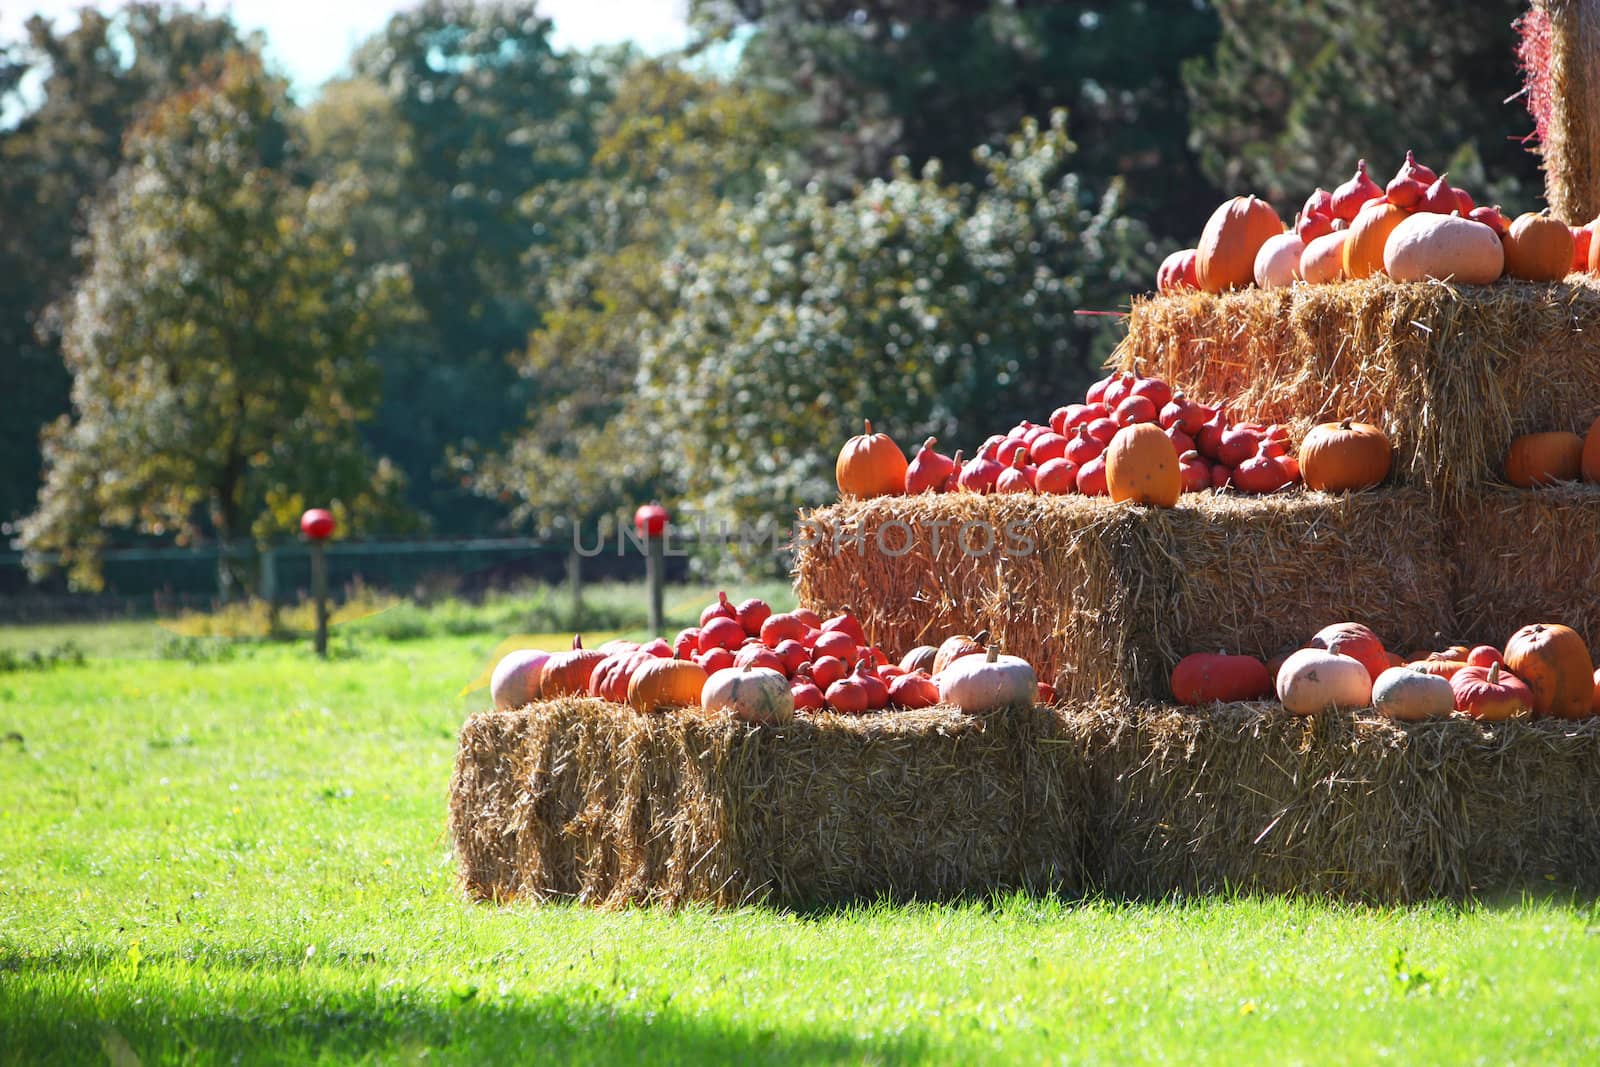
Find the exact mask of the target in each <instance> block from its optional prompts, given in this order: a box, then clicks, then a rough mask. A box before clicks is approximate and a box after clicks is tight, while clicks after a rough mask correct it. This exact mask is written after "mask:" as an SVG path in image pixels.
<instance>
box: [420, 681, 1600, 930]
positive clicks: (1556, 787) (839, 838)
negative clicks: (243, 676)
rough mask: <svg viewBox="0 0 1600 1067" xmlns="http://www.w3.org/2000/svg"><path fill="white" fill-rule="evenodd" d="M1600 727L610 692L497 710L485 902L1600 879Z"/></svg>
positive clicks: (481, 812)
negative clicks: (782, 711) (696, 699)
mask: <svg viewBox="0 0 1600 1067" xmlns="http://www.w3.org/2000/svg"><path fill="white" fill-rule="evenodd" d="M1597 765H1600V720H1589V721H1587V722H1581V723H1573V722H1560V721H1553V720H1542V721H1517V722H1507V723H1498V724H1484V723H1479V722H1475V721H1472V720H1467V719H1459V718H1458V719H1453V720H1450V721H1447V722H1430V723H1414V724H1398V723H1393V722H1389V721H1387V720H1381V719H1375V718H1372V717H1371V716H1370V713H1361V714H1350V713H1336V714H1335V713H1330V714H1328V715H1325V716H1321V717H1318V718H1313V719H1299V718H1292V717H1289V716H1286V715H1284V714H1283V712H1282V710H1281V709H1279V708H1277V707H1276V706H1269V705H1248V704H1240V705H1226V706H1219V707H1214V708H1210V709H1206V710H1204V711H1188V710H1179V709H1173V708H1165V707H1159V706H1149V705H1147V706H1135V707H1130V706H1128V705H1125V704H1114V705H1104V706H1100V707H1096V708H1091V709H1074V710H1067V709H1054V710H1051V709H1031V708H1023V709H1014V710H1012V711H1009V712H1006V713H1002V714H998V715H994V716H989V717H987V718H986V719H983V720H976V719H970V718H964V717H962V716H961V715H959V714H958V713H956V712H954V711H952V710H950V709H943V708H936V709H930V710H928V711H925V712H915V713H889V714H884V715H873V716H867V717H862V718H856V719H848V718H841V717H838V716H823V717H819V718H816V719H809V720H808V719H802V720H800V721H798V722H796V723H794V724H793V725H791V726H785V727H781V728H773V727H760V728H757V727H750V726H744V725H741V724H736V723H731V722H717V721H711V720H709V719H706V718H704V717H702V716H699V715H696V714H693V713H682V714H669V715H656V716H645V715H640V714H637V713H635V712H633V711H631V710H629V709H627V708H621V707H617V706H615V705H610V704H605V703H602V702H599V701H589V700H565V701H557V702H552V703H549V704H539V705H533V706H530V707H527V708H524V709H522V710H520V711H515V712H493V713H487V714H482V715H475V716H473V717H472V718H471V719H469V720H468V722H467V724H466V727H465V728H464V729H463V731H462V734H461V746H460V750H459V754H458V756H457V763H456V772H455V777H454V779H453V781H452V792H451V807H450V826H451V832H452V835H453V837H454V839H455V847H456V851H457V854H458V856H459V859H460V864H461V879H462V882H463V884H464V885H465V886H466V888H467V889H468V891H469V892H471V893H472V894H473V895H475V896H477V897H479V898H483V899H494V900H506V899H514V898H523V899H532V900H551V899H576V900H580V901H584V902H588V903H592V904H600V905H607V906H621V905H626V904H632V903H646V902H651V903H661V904H666V905H669V906H673V905H680V904H685V903H690V902H697V903H705V904H711V905H718V906H730V905H737V904H741V903H745V902H749V901H754V900H766V901H769V902H773V903H781V904H792V905H805V904H812V903H821V902H827V901H836V900H843V899H850V898H860V897H868V898H872V897H878V896H883V895H888V896H893V897H901V898H904V897H912V896H915V897H948V896H952V895H956V894H961V893H980V894H981V893H987V892H990V891H992V890H994V889H996V888H1001V887H1007V886H1023V887H1028V888H1034V889H1042V888H1046V887H1057V888H1066V889H1069V890H1070V889H1100V890H1103V891H1105V892H1108V893H1111V894H1114V895H1128V896H1134V897H1165V896H1169V895H1171V894H1173V893H1195V892H1211V891H1225V890H1230V889H1231V890H1240V889H1245V890H1257V891H1266V892H1291V893H1313V894H1322V895H1330V896H1337V897H1348V898H1354V899H1362V900H1372V901H1384V902H1389V901H1405V900H1414V899H1420V898H1425V897H1436V896H1442V897H1464V896H1470V895H1473V894H1482V893H1491V892H1497V891H1500V890H1507V889H1515V888H1520V887H1525V886H1530V885H1532V886H1539V887H1547V886H1548V885H1549V880H1551V879H1553V880H1555V882H1556V883H1558V884H1560V885H1563V886H1573V887H1577V888H1580V889H1585V890H1593V889H1596V888H1600V776H1597V775H1595V774H1594V768H1595V767H1596V766H1597Z"/></svg>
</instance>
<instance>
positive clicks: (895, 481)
mask: <svg viewBox="0 0 1600 1067" xmlns="http://www.w3.org/2000/svg"><path fill="white" fill-rule="evenodd" d="M863 422H864V424H865V426H866V432H864V433H861V434H857V435H856V436H855V437H852V438H850V440H848V441H846V442H845V444H844V447H843V448H842V449H840V450H839V460H838V462H837V463H835V464H834V468H833V473H834V478H835V480H837V481H838V483H839V492H841V493H843V494H845V495H846V496H855V497H873V496H896V495H900V494H903V493H904V492H905V491H906V468H907V467H909V466H910V464H909V463H907V461H906V454H905V453H904V452H902V451H900V446H899V445H897V444H895V443H894V441H893V440H891V439H890V437H889V435H888V434H885V433H873V432H872V420H871V419H866V420H863Z"/></svg>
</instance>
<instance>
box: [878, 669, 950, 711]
mask: <svg viewBox="0 0 1600 1067" xmlns="http://www.w3.org/2000/svg"><path fill="white" fill-rule="evenodd" d="M889 703H891V704H895V705H898V706H899V707H902V708H931V707H933V706H934V705H935V704H937V703H939V687H938V686H937V685H935V684H934V681H933V679H932V678H930V677H928V676H927V675H926V674H924V673H923V672H922V671H913V672H912V673H910V674H902V675H901V676H900V677H898V678H896V679H895V680H894V681H892V682H890V683H889Z"/></svg>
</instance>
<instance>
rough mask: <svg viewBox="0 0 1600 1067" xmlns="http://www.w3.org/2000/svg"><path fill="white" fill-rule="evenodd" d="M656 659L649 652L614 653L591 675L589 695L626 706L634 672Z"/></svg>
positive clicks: (601, 662) (597, 666)
mask: <svg viewBox="0 0 1600 1067" xmlns="http://www.w3.org/2000/svg"><path fill="white" fill-rule="evenodd" d="M655 658H656V657H654V656H652V655H650V654H649V653H647V652H639V651H633V652H613V653H612V654H611V655H609V656H607V657H606V658H605V659H603V660H601V661H600V662H599V663H598V664H596V665H595V668H594V673H593V674H591V675H589V695H590V696H592V697H599V698H600V699H601V700H609V701H611V702H612V703H613V704H626V703H627V702H628V683H629V682H630V681H632V680H633V674H634V672H635V671H637V670H638V669H639V668H640V667H643V666H644V665H645V664H646V663H649V662H651V661H652V660H654V659H655ZM697 692H698V691H697Z"/></svg>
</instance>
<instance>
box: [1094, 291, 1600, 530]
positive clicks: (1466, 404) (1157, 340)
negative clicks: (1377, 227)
mask: <svg viewBox="0 0 1600 1067" xmlns="http://www.w3.org/2000/svg"><path fill="white" fill-rule="evenodd" d="M1577 277H1578V276H1574V281H1575V284H1567V283H1564V282H1562V283H1556V284H1553V285H1535V284H1532V283H1528V282H1500V283H1497V284H1495V285H1491V286H1455V285H1447V284H1444V283H1441V282H1431V283H1428V284H1407V285H1397V284H1395V283H1393V282H1390V281H1388V280H1387V279H1369V280H1365V281H1357V282H1341V283H1337V284H1332V285H1298V286H1294V287H1292V288H1283V289H1247V290H1241V291H1239V292H1234V293H1226V294H1223V295H1221V296H1214V295H1211V294H1207V293H1187V294H1174V295H1164V296H1149V297H1142V298H1138V299H1135V300H1134V302H1133V309H1132V313H1131V315H1130V316H1129V318H1128V336H1127V337H1126V338H1125V339H1124V341H1123V343H1122V346H1121V348H1120V349H1119V355H1118V360H1117V362H1118V365H1119V366H1120V367H1122V368H1123V369H1133V368H1135V367H1137V368H1138V369H1139V370H1141V371H1142V372H1144V373H1146V374H1154V375H1159V376H1161V377H1162V378H1165V379H1166V380H1167V381H1169V382H1170V383H1172V385H1173V387H1174V388H1175V389H1182V390H1183V391H1185V392H1186V393H1188V394H1189V395H1191V396H1192V397H1194V398H1195V399H1197V400H1201V401H1204V402H1207V403H1212V402H1216V401H1220V400H1226V401H1227V403H1228V404H1229V411H1230V413H1231V414H1233V416H1234V417H1235V418H1238V419H1252V420H1259V421H1266V422H1283V423H1287V424H1289V425H1291V426H1292V427H1293V429H1294V433H1295V436H1296V438H1298V437H1299V436H1300V435H1301V434H1303V433H1304V432H1305V430H1306V429H1308V428H1309V427H1310V426H1311V425H1312V424H1314V423H1318V422H1325V421H1330V420H1334V419H1341V418H1352V419H1357V420H1359V421H1362V422H1370V423H1373V424H1374V425H1377V426H1380V427H1382V428H1383V430H1384V431H1385V432H1386V433H1387V434H1389V436H1390V438H1391V439H1392V440H1393V441H1394V444H1395V474H1394V477H1395V481H1396V482H1397V483H1398V484H1401V485H1408V486H1416V487H1420V488H1425V489H1427V490H1428V491H1429V492H1430V493H1432V494H1433V495H1434V497H1435V498H1436V499H1438V500H1439V501H1440V502H1441V503H1442V504H1447V505H1454V506H1460V505H1463V504H1465V503H1467V502H1468V500H1469V499H1470V498H1471V497H1472V495H1473V494H1475V493H1476V492H1478V491H1479V490H1481V489H1482V488H1484V487H1486V486H1489V485H1492V484H1493V483H1495V482H1496V481H1498V480H1499V477H1500V471H1501V464H1502V461H1503V459H1504V457H1505V452H1506V448H1507V446H1508V445H1509V444H1510V442H1511V439H1512V437H1513V436H1515V435H1517V434H1521V433H1532V432H1535V431H1540V430H1575V431H1578V432H1582V431H1583V430H1584V429H1585V428H1587V427H1588V425H1589V423H1590V422H1591V421H1592V420H1593V419H1594V418H1595V416H1596V415H1600V289H1597V288H1595V287H1594V286H1592V285H1591V284H1588V283H1586V282H1578V281H1577Z"/></svg>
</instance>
